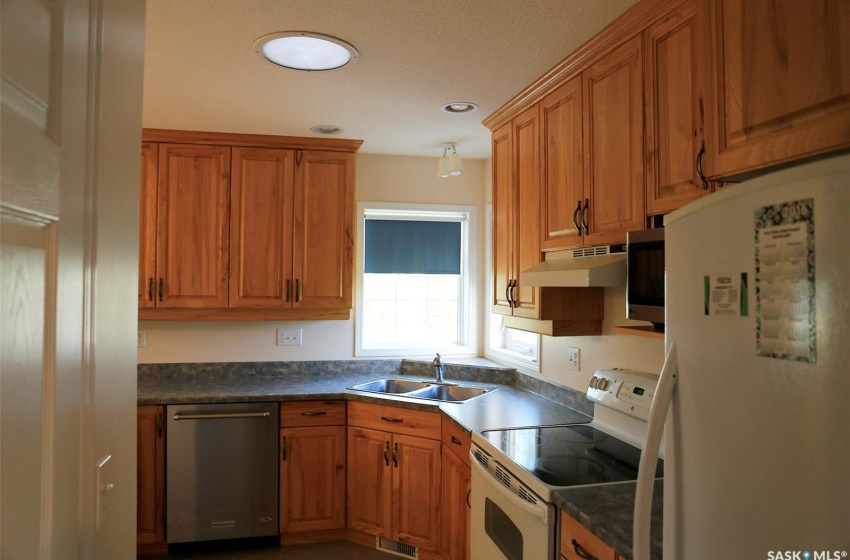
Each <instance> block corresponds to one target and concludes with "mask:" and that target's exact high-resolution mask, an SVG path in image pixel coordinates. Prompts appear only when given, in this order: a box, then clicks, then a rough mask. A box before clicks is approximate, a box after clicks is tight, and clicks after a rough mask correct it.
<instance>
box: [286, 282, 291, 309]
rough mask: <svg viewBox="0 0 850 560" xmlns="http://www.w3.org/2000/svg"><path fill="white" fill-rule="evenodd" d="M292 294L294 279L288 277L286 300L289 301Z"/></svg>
mask: <svg viewBox="0 0 850 560" xmlns="http://www.w3.org/2000/svg"><path fill="white" fill-rule="evenodd" d="M290 294H292V280H290V279H289V278H287V279H286V302H287V303H289V296H290Z"/></svg>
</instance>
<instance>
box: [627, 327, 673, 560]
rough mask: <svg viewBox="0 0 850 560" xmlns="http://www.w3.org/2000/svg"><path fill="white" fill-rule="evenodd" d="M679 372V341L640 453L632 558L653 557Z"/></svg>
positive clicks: (663, 376)
mask: <svg viewBox="0 0 850 560" xmlns="http://www.w3.org/2000/svg"><path fill="white" fill-rule="evenodd" d="M678 375H679V364H678V359H677V357H676V344H675V343H672V344H670V349H669V350H668V351H667V357H666V358H665V359H664V366H663V367H662V368H661V375H659V376H658V384H657V386H656V387H655V398H654V399H653V401H652V406H651V407H650V409H649V419H648V420H647V425H646V440H645V441H644V443H643V453H641V455H640V466H639V467H638V478H637V487H636V492H635V515H634V525H633V527H632V534H633V535H634V542H633V543H632V545H633V546H632V549H633V551H634V552H633V553H634V556H633V557H632V560H649V541H650V539H649V530H650V518H651V517H652V491H653V487H654V484H655V466H656V464H657V462H658V453H659V450H660V447H661V435H662V434H663V432H664V422H665V420H666V417H667V410H668V409H669V408H670V401H671V400H672V398H673V390H674V389H675V388H676V380H677V378H678Z"/></svg>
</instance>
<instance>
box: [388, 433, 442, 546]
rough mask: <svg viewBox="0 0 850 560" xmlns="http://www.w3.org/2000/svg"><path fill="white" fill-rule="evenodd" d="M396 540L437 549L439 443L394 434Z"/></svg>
mask: <svg viewBox="0 0 850 560" xmlns="http://www.w3.org/2000/svg"><path fill="white" fill-rule="evenodd" d="M392 457H393V491H394V499H393V520H394V531H393V534H394V538H395V540H397V541H399V542H402V543H405V544H409V545H412V546H416V547H419V548H423V549H425V550H431V551H434V552H436V551H437V550H438V547H439V544H440V543H439V539H440V498H441V496H440V484H441V477H440V472H441V469H440V467H441V464H440V442H439V441H435V440H430V439H425V438H420V437H412V436H405V435H401V434H394V435H393V450H392Z"/></svg>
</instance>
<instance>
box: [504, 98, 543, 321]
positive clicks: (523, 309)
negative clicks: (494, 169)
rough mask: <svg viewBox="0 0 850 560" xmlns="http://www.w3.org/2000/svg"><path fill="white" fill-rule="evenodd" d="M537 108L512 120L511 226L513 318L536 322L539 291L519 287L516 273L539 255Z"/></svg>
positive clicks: (538, 141)
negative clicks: (512, 189)
mask: <svg viewBox="0 0 850 560" xmlns="http://www.w3.org/2000/svg"><path fill="white" fill-rule="evenodd" d="M538 122H539V118H538V108H537V106H534V107H532V108H530V109H528V110H526V111H524V112H523V113H522V114H520V115H519V116H517V117H516V118H515V119H514V120H513V125H512V126H513V144H514V169H515V170H516V173H515V181H516V183H515V185H514V189H515V194H514V196H513V201H514V212H515V216H516V218H515V220H514V223H515V225H514V226H513V227H512V233H513V234H514V236H515V237H514V242H513V246H514V259H513V279H514V288H513V290H512V291H511V294H512V297H513V299H514V312H513V314H514V315H516V316H518V317H531V318H536V317H537V316H538V314H539V309H538V305H539V302H538V295H539V290H538V289H537V288H532V287H530V286H523V284H522V282H520V279H519V273H520V272H521V271H523V270H526V269H528V268H531V267H532V266H534V265H536V264H538V263H539V262H540V261H541V253H540V132H539V127H538Z"/></svg>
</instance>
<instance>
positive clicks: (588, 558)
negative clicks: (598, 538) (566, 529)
mask: <svg viewBox="0 0 850 560" xmlns="http://www.w3.org/2000/svg"><path fill="white" fill-rule="evenodd" d="M572 544H573V550H575V551H576V554H578V556H579V558H584V560H599V559H598V558H597V557H596V556H594V555H593V554H591V553H589V552H588V551H586V550H585V549H583V548H582V546H581V545H580V544H578V543H577V542H576V540H575V539H573V540H572Z"/></svg>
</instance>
